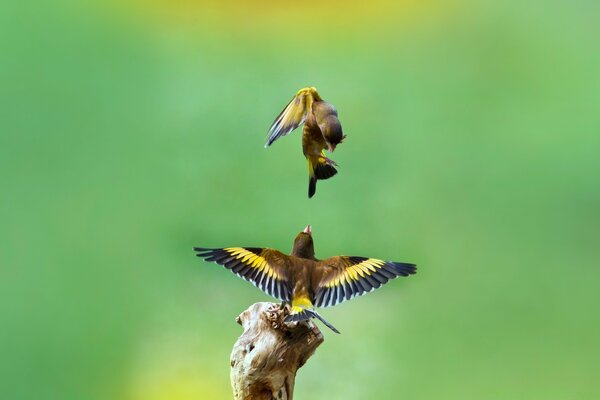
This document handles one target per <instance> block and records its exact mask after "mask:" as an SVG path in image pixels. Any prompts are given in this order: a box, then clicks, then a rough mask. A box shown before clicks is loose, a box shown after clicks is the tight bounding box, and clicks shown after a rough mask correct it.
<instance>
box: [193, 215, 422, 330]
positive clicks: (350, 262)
mask: <svg viewBox="0 0 600 400" xmlns="http://www.w3.org/2000/svg"><path fill="white" fill-rule="evenodd" d="M194 251H196V252H197V254H196V255H197V256H198V257H201V258H204V259H205V260H206V261H213V262H216V263H217V264H220V265H222V266H224V267H225V268H227V269H229V270H231V271H232V272H233V273H235V274H236V275H237V276H239V277H241V278H243V279H245V280H247V281H249V282H251V283H252V284H254V285H255V286H256V287H258V288H259V289H261V290H262V291H263V292H265V293H267V294H268V295H270V296H273V297H275V298H277V299H279V300H281V301H282V305H285V304H289V305H291V311H290V314H289V315H288V316H287V317H286V318H285V321H286V322H290V321H303V320H306V319H309V318H318V319H319V320H321V322H323V323H324V324H325V325H327V327H329V328H330V329H331V330H333V331H334V332H336V333H339V331H338V330H337V329H335V328H334V327H333V325H331V324H330V323H329V322H327V321H325V319H324V318H323V317H321V316H320V315H319V314H318V313H317V312H316V310H315V307H330V306H335V305H336V304H338V303H341V302H343V301H346V300H350V299H352V298H354V297H356V296H360V295H363V294H365V293H368V292H371V291H372V290H374V289H377V288H379V287H380V286H381V285H383V284H384V283H387V282H388V281H389V280H391V279H394V278H396V277H397V276H408V275H412V274H414V273H416V267H415V265H414V264H407V263H400V262H393V261H383V260H378V259H376V258H366V257H348V256H335V257H330V258H327V259H325V260H318V259H316V258H315V250H314V244H313V239H312V232H311V229H310V225H309V226H307V227H306V228H305V229H304V231H302V232H300V233H299V234H298V236H296V239H295V240H294V246H293V248H292V252H291V254H290V255H289V256H288V255H286V254H283V253H282V252H280V251H277V250H274V249H268V248H260V247H227V248H223V249H207V248H202V247H195V248H194Z"/></svg>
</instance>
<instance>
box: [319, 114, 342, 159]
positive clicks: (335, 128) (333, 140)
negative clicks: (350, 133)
mask: <svg viewBox="0 0 600 400" xmlns="http://www.w3.org/2000/svg"><path fill="white" fill-rule="evenodd" d="M324 136H325V143H327V150H329V152H330V153H333V152H334V151H335V148H336V147H337V145H338V144H340V143H342V142H343V141H344V139H346V135H344V133H343V132H342V125H340V122H339V121H338V120H337V118H336V119H335V121H334V122H333V123H331V124H330V127H329V129H328V132H327V134H326V135H324Z"/></svg>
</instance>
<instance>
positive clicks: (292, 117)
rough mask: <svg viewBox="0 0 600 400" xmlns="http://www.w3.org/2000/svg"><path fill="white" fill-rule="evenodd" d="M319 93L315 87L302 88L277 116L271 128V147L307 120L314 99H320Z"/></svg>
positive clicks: (268, 140)
mask: <svg viewBox="0 0 600 400" xmlns="http://www.w3.org/2000/svg"><path fill="white" fill-rule="evenodd" d="M319 99H320V97H319V94H318V93H317V89H315V88H314V87H307V88H304V89H300V90H299V91H298V93H296V95H295V96H294V98H293V99H292V101H290V102H289V104H288V105H287V106H286V107H285V108H284V109H283V111H282V112H281V113H280V114H279V115H278V116H277V118H275V121H273V124H272V125H271V128H270V129H269V133H268V136H269V137H268V139H267V143H266V144H265V147H269V146H270V145H271V144H272V143H273V142H274V141H276V140H277V139H279V138H280V137H282V136H285V135H287V134H288V133H290V132H291V131H293V130H294V129H296V128H297V127H298V126H300V125H301V124H302V123H304V120H306V115H307V113H308V111H309V110H310V107H311V106H312V103H313V101H315V100H319Z"/></svg>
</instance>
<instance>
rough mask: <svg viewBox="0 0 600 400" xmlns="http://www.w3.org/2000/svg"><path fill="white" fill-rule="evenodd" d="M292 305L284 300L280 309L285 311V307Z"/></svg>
mask: <svg viewBox="0 0 600 400" xmlns="http://www.w3.org/2000/svg"><path fill="white" fill-rule="evenodd" d="M289 304H290V303H288V302H287V301H285V300H283V301H282V302H281V304H280V305H279V309H280V310H283V309H284V308H285V306H287V305H289Z"/></svg>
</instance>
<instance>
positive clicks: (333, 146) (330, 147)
mask: <svg viewBox="0 0 600 400" xmlns="http://www.w3.org/2000/svg"><path fill="white" fill-rule="evenodd" d="M335 146H337V145H335V144H332V143H327V150H329V152H330V153H333V152H334V151H335Z"/></svg>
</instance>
